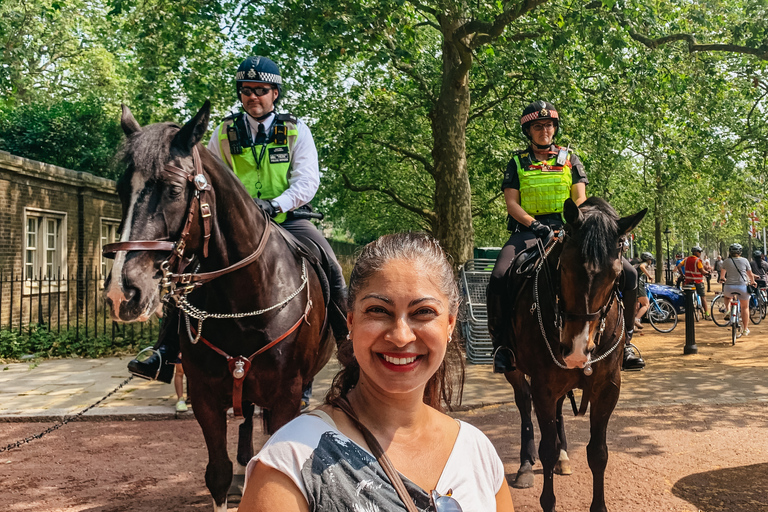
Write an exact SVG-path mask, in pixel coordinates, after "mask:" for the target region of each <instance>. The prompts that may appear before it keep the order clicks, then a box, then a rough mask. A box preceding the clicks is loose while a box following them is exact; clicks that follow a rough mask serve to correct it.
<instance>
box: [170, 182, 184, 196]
mask: <svg viewBox="0 0 768 512" xmlns="http://www.w3.org/2000/svg"><path fill="white" fill-rule="evenodd" d="M183 192H184V187H182V186H181V185H169V186H168V195H169V196H171V197H174V198H176V197H179V196H180V195H181V194H182V193H183Z"/></svg>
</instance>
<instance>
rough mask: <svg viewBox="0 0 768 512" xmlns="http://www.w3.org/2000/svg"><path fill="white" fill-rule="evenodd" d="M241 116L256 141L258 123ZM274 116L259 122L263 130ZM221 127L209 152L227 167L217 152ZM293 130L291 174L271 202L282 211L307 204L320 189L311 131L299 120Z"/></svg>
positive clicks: (209, 146) (218, 127)
mask: <svg viewBox="0 0 768 512" xmlns="http://www.w3.org/2000/svg"><path fill="white" fill-rule="evenodd" d="M244 115H245V119H246V120H247V121H248V125H249V128H250V129H251V137H253V139H254V140H255V139H256V134H257V133H258V131H259V121H257V120H256V119H254V118H252V117H251V116H250V115H248V113H247V112H246V113H245V114H244ZM274 117H275V114H270V116H269V117H268V118H266V119H264V120H263V121H261V122H262V123H263V124H264V129H265V130H266V129H268V128H269V127H270V126H271V125H272V121H273V120H274ZM221 126H222V125H219V126H217V127H216V130H214V132H213V136H212V137H211V140H210V141H208V150H209V151H210V152H211V153H213V154H214V155H216V156H217V157H219V158H220V159H221V160H222V161H223V162H224V163H225V164H226V163H227V162H226V160H224V158H223V157H222V155H221V151H220V149H219V131H220V130H221ZM296 128H297V130H298V132H299V134H298V137H297V138H296V144H295V145H294V146H293V150H292V151H291V160H290V161H291V171H290V177H289V178H288V189H287V190H286V191H285V192H283V193H282V194H280V195H279V196H277V197H276V198H275V199H274V200H275V201H277V203H278V204H279V205H280V208H281V209H282V210H283V211H284V212H287V211H290V210H294V209H296V208H298V207H299V206H302V205H305V204H307V203H308V202H310V201H311V200H312V198H314V197H315V194H316V193H317V188H318V187H319V186H320V167H319V165H318V163H317V149H316V148H315V141H314V139H313V138H312V132H310V131H309V127H308V126H307V125H306V124H304V122H302V121H301V120H299V121H298V122H297V123H296ZM224 143H225V144H226V141H225V142H224Z"/></svg>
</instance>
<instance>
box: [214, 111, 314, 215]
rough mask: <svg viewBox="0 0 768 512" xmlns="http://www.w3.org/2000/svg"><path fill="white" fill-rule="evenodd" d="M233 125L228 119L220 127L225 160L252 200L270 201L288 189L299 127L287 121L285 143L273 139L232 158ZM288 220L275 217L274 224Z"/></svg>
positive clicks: (222, 152) (222, 151)
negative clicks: (230, 130)
mask: <svg viewBox="0 0 768 512" xmlns="http://www.w3.org/2000/svg"><path fill="white" fill-rule="evenodd" d="M233 122H234V120H233V119H225V120H224V122H223V123H221V125H220V126H219V131H218V133H219V151H220V152H221V155H222V157H223V159H224V161H225V162H226V163H227V164H229V165H230V167H231V168H232V170H233V171H234V173H235V175H236V176H237V177H238V179H239V180H240V181H241V182H242V183H243V185H245V189H246V190H247V191H248V193H249V194H250V195H251V197H260V198H261V199H264V200H265V201H269V200H270V199H274V198H276V197H277V196H279V195H280V194H282V193H283V192H285V191H286V190H288V186H289V183H288V179H289V178H290V174H291V153H292V152H293V147H294V146H295V145H296V140H297V139H298V136H299V130H298V128H297V127H296V124H294V123H291V122H288V121H286V122H285V127H286V128H287V130H288V133H287V135H288V138H287V142H286V144H277V143H276V142H275V141H274V140H272V141H271V142H270V143H269V144H267V145H266V146H264V145H258V146H253V147H244V148H243V152H242V153H240V154H239V155H238V154H234V155H233V154H231V153H230V151H229V141H228V139H227V128H228V127H229V126H230V125H231V124H232V123H233ZM270 131H271V130H270ZM270 139H272V137H270ZM257 160H258V162H257ZM285 219H286V214H285V213H281V214H279V215H277V216H275V221H276V222H279V223H282V222H284V221H285Z"/></svg>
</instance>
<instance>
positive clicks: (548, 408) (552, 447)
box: [531, 382, 560, 512]
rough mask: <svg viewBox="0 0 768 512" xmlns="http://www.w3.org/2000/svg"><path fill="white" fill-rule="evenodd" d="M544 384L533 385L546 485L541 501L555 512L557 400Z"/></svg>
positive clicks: (548, 510) (545, 509)
mask: <svg viewBox="0 0 768 512" xmlns="http://www.w3.org/2000/svg"><path fill="white" fill-rule="evenodd" d="M537 386H541V387H538V388H537ZM544 386H545V385H544V384H543V382H538V383H535V382H534V383H532V385H531V389H532V393H533V405H534V408H535V410H536V418H537V419H538V420H539V430H540V431H541V441H540V442H539V459H540V460H541V464H542V466H543V467H544V487H543V489H542V490H541V497H540V498H539V503H540V504H541V508H542V509H543V510H544V512H555V489H554V470H555V463H556V462H557V458H558V455H559V452H560V447H559V446H558V441H557V400H555V399H554V397H553V396H552V394H551V392H550V390H549V389H546V387H544Z"/></svg>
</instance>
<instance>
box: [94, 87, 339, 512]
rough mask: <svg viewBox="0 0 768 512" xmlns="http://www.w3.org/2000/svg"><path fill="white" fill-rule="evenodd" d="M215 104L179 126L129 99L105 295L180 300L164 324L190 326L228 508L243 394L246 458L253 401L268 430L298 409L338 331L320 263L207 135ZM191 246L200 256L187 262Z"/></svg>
mask: <svg viewBox="0 0 768 512" xmlns="http://www.w3.org/2000/svg"><path fill="white" fill-rule="evenodd" d="M209 109H210V104H209V103H208V102H206V104H205V105H204V106H203V108H202V109H200V111H199V112H198V113H197V115H195V117H194V118H193V119H192V120H190V121H189V122H188V123H187V124H185V125H184V126H183V127H181V128H179V127H178V126H176V125H174V124H170V123H158V124H153V125H150V126H146V127H143V128H142V127H140V126H139V124H138V123H137V122H136V120H135V119H134V117H133V115H132V114H131V112H130V110H129V109H128V108H127V107H123V115H122V119H121V124H122V127H123V130H124V131H125V134H126V135H127V140H126V142H125V145H124V148H123V150H122V157H123V161H124V162H125V164H126V169H125V173H124V174H123V176H122V177H121V178H120V181H119V182H118V193H119V195H120V199H121V201H122V204H123V218H122V236H121V242H119V243H118V244H114V245H113V246H112V247H110V248H108V249H106V251H107V252H112V253H114V254H115V255H116V256H115V263H114V266H113V268H112V272H111V274H110V276H109V280H108V282H107V284H106V286H105V296H106V300H107V303H108V304H109V306H110V308H111V311H112V317H113V318H114V319H115V320H117V321H123V322H132V321H136V320H145V319H147V318H148V317H149V316H150V315H151V314H152V313H153V312H154V311H157V310H159V309H160V308H161V304H162V302H161V299H162V298H163V293H165V294H167V295H166V300H167V299H168V298H169V297H170V298H171V299H172V304H174V305H176V306H177V307H179V309H180V310H181V312H180V317H181V321H180V322H169V325H167V326H166V327H167V328H174V329H175V328H177V327H178V328H179V330H180V337H181V352H182V364H183V366H184V373H185V374H187V376H188V378H189V391H190V395H191V396H192V397H193V399H194V413H195V417H196V419H197V421H198V423H199V424H200V427H201V428H202V430H203V435H204V436H205V442H206V445H207V447H208V466H207V469H206V472H205V482H206V485H207V486H208V489H209V490H210V492H211V495H212V496H213V500H214V509H215V510H217V511H224V510H226V508H227V504H226V498H227V490H228V488H229V485H230V482H231V480H232V463H231V461H230V460H229V457H228V455H227V436H226V432H227V409H228V408H229V407H234V409H235V412H236V413H237V412H239V409H240V406H242V411H243V413H244V416H245V418H246V422H245V423H244V424H243V425H242V426H241V429H240V440H239V444H238V456H237V459H238V462H240V464H245V463H247V461H248V460H249V459H250V458H251V457H252V456H253V445H252V428H251V426H252V416H253V411H254V406H253V404H255V405H258V406H259V407H261V408H262V409H263V414H264V422H265V426H266V430H267V432H269V433H273V432H274V431H275V430H277V429H278V428H279V427H281V426H282V425H284V424H285V423H287V422H288V421H290V420H291V419H293V418H294V417H296V416H297V415H298V413H299V408H300V400H301V392H302V389H304V387H305V386H306V385H307V383H308V382H309V381H310V380H311V379H312V378H313V377H314V376H315V375H316V374H317V372H318V371H320V369H322V368H323V366H324V365H325V364H326V363H327V361H328V359H329V358H330V356H331V353H332V351H333V348H334V343H333V338H332V337H331V336H330V335H329V333H328V329H327V327H326V323H325V321H324V320H325V314H326V310H325V304H324V300H323V297H324V292H323V289H322V286H321V282H320V280H319V279H318V276H317V274H316V273H315V272H314V271H313V269H312V267H311V266H310V265H309V264H308V263H307V261H306V259H305V258H303V257H302V256H301V255H300V253H297V251H296V250H295V248H293V247H292V246H291V245H290V244H289V242H288V239H287V238H286V237H285V236H283V234H282V230H281V229H280V228H278V227H277V226H276V225H274V224H273V223H272V221H271V220H269V219H268V218H267V217H266V215H265V214H263V213H262V211H261V210H260V209H259V208H258V207H257V206H256V205H255V204H254V202H253V200H252V199H251V197H250V196H249V195H248V193H247V192H246V190H245V187H244V186H243V185H242V184H241V183H240V181H239V180H238V179H237V177H236V176H235V174H234V173H232V172H231V171H230V170H229V169H228V168H226V167H225V166H224V165H223V164H222V162H220V161H219V160H217V159H216V158H214V157H213V156H211V154H210V153H209V152H208V151H207V150H206V149H205V147H203V146H202V145H200V144H199V142H200V140H201V138H202V137H203V134H204V133H205V131H206V129H207V127H208V120H209ZM192 256H194V257H196V259H195V261H196V262H199V268H196V267H197V263H195V264H194V265H189V263H190V261H192ZM187 265H189V266H188V267H187ZM185 267H186V271H187V273H185ZM203 285H204V286H203ZM161 288H162V290H161ZM189 292H192V293H191V294H190V293H189ZM190 317H191V318H190ZM201 319H202V320H204V322H203V321H202V320H201ZM198 336H200V339H199V340H197V342H195V338H197V337H198ZM238 396H239V397H240V399H239V400H238Z"/></svg>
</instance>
